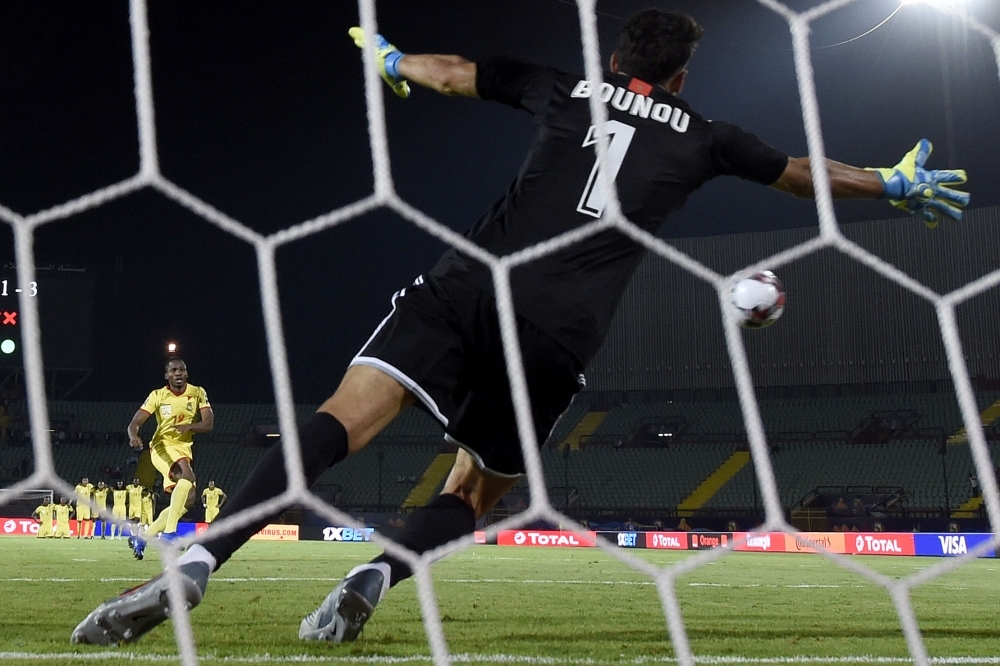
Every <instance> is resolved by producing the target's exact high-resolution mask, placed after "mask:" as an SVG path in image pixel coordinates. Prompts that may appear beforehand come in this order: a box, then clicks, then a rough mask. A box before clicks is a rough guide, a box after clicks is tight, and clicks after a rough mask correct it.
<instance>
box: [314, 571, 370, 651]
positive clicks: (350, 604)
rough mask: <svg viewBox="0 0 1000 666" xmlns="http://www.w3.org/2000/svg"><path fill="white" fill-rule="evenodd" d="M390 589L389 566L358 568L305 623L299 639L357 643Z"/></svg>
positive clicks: (328, 596) (334, 589) (345, 578)
mask: <svg viewBox="0 0 1000 666" xmlns="http://www.w3.org/2000/svg"><path fill="white" fill-rule="evenodd" d="M388 589H389V565H388V564H385V563H381V562H380V563H378V564H362V565H361V566H359V567H355V568H354V569H353V570H352V571H351V572H350V573H349V574H347V576H345V577H344V580H342V581H340V584H339V585H337V587H335V588H333V592H331V593H330V594H328V595H327V596H326V599H324V600H323V603H321V604H320V605H319V608H317V609H316V610H314V611H313V612H311V613H309V615H307V616H306V617H305V618H304V619H303V620H302V623H301V624H300V625H299V638H301V639H302V640H305V641H330V642H331V643H350V642H352V641H354V640H355V639H356V638H357V637H358V634H360V633H361V630H362V629H363V628H364V626H365V622H367V621H368V618H370V617H371V616H372V613H374V612H375V606H376V605H377V604H378V602H379V601H381V600H382V597H384V596H385V593H386V590H388Z"/></svg>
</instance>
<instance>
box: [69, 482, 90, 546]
mask: <svg viewBox="0 0 1000 666" xmlns="http://www.w3.org/2000/svg"><path fill="white" fill-rule="evenodd" d="M73 490H74V492H76V538H77V539H79V538H80V537H83V538H84V539H93V538H94V521H93V520H92V519H91V518H92V516H91V511H90V504H89V503H88V502H90V500H91V499H92V498H93V497H94V484H92V483H91V482H90V479H88V478H87V477H83V480H82V481H80V483H79V484H78V485H77V486H76V488H74V489H73Z"/></svg>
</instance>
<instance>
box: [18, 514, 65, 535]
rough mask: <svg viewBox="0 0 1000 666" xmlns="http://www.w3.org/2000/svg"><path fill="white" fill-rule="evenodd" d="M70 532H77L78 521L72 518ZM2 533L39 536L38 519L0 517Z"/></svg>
mask: <svg viewBox="0 0 1000 666" xmlns="http://www.w3.org/2000/svg"><path fill="white" fill-rule="evenodd" d="M69 529H70V532H72V533H73V534H76V521H75V520H71V521H70V526H69ZM0 534H2V535H3V536H37V534H38V521H37V520H34V519H33V518H0Z"/></svg>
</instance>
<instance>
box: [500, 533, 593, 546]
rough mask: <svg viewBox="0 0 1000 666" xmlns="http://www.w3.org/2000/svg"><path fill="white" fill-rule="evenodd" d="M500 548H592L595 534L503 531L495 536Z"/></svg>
mask: <svg viewBox="0 0 1000 666" xmlns="http://www.w3.org/2000/svg"><path fill="white" fill-rule="evenodd" d="M497 545H500V546H547V547H550V548H553V547H555V548H592V547H594V546H595V545H597V533H596V532H584V533H583V534H577V533H576V532H560V531H556V530H503V531H502V532H500V533H499V534H497Z"/></svg>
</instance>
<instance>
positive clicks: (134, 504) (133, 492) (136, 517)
mask: <svg viewBox="0 0 1000 666" xmlns="http://www.w3.org/2000/svg"><path fill="white" fill-rule="evenodd" d="M125 490H127V491H128V519H129V521H130V522H131V523H133V524H132V525H129V530H128V532H129V536H134V535H136V534H139V529H138V527H137V526H138V524H139V523H141V522H142V491H143V490H145V488H143V487H142V482H141V481H139V479H138V477H136V478H134V479H132V483H130V484H128V485H127V486H125Z"/></svg>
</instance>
